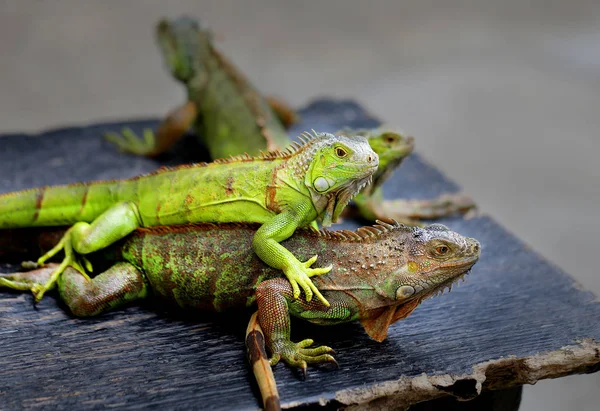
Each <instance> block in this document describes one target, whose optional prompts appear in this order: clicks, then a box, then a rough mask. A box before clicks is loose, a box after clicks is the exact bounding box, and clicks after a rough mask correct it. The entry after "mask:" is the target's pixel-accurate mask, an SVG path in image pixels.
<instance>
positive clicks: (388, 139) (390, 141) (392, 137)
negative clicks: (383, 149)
mask: <svg viewBox="0 0 600 411" xmlns="http://www.w3.org/2000/svg"><path fill="white" fill-rule="evenodd" d="M394 141H396V137H394V136H393V135H392V134H388V135H387V136H385V142H386V143H389V144H391V143H393V142H394Z"/></svg>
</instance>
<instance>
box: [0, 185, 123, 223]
mask: <svg viewBox="0 0 600 411" xmlns="http://www.w3.org/2000/svg"><path fill="white" fill-rule="evenodd" d="M119 185H120V184H119V183H118V182H114V181H112V182H105V181H101V182H94V183H83V184H69V185H63V186H50V187H41V188H32V189H29V190H23V191H15V192H11V193H5V194H0V229H5V228H21V227H41V226H57V225H71V224H74V223H76V222H77V221H86V222H90V221H92V220H93V219H94V218H96V217H97V216H98V215H99V214H101V213H102V212H103V211H104V210H106V209H107V208H108V207H110V206H111V205H112V204H114V202H116V201H118V200H117V199H115V198H113V197H115V196H114V195H113V194H112V193H115V192H117V191H121V190H119V188H120V187H118V186H119Z"/></svg>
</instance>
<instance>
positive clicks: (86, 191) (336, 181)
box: [0, 133, 378, 303]
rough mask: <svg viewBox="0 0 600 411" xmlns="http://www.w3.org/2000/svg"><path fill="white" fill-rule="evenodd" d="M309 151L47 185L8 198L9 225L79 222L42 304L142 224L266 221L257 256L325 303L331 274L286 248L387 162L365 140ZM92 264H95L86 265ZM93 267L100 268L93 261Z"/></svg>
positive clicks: (326, 139)
mask: <svg viewBox="0 0 600 411" xmlns="http://www.w3.org/2000/svg"><path fill="white" fill-rule="evenodd" d="M301 140H302V141H303V143H302V144H300V143H293V144H292V145H291V146H290V147H289V148H288V149H286V150H285V151H282V152H270V153H268V154H265V155H262V156H260V157H250V156H247V155H244V156H240V157H236V158H232V159H229V160H218V161H215V162H214V163H209V164H206V163H203V164H197V165H191V166H181V167H178V168H173V169H162V170H159V171H157V172H154V173H151V174H148V175H145V176H141V177H135V178H132V179H128V180H119V181H100V182H93V183H84V184H72V185H67V186H55V187H43V188H37V189H30V190H24V191H18V192H13V193H6V194H2V195H0V228H18V227H32V226H36V227H40V226H53V225H69V224H74V225H73V226H72V227H71V228H70V230H69V231H68V232H67V233H66V234H65V236H64V237H63V239H62V240H61V242H60V243H59V244H58V245H57V246H56V247H55V248H54V249H52V250H50V251H49V252H48V253H46V254H45V255H44V256H42V257H41V258H40V259H39V260H38V261H37V264H43V263H44V262H45V261H47V260H48V258H50V257H52V256H53V255H55V254H56V253H58V252H59V251H60V250H63V249H64V251H65V258H64V260H63V262H62V264H61V265H60V266H59V268H58V269H57V270H56V271H55V273H54V275H53V276H52V278H51V280H50V282H49V284H46V285H45V286H43V287H40V288H39V289H37V290H35V293H36V298H37V299H40V298H41V297H42V296H43V294H44V292H45V291H46V290H47V289H48V287H49V286H50V285H51V283H52V282H54V281H56V279H57V278H58V276H59V275H60V273H61V272H62V271H63V270H64V269H65V268H66V267H67V266H68V265H69V264H72V263H74V262H75V260H76V253H78V254H88V253H91V252H94V251H97V250H99V249H102V248H105V247H107V246H108V245H110V244H112V243H114V242H115V241H117V240H119V239H121V238H123V237H125V236H126V235H127V234H129V233H131V232H132V231H133V230H135V229H136V228H138V227H153V226H158V225H176V224H185V223H190V222H257V223H261V224H262V226H261V227H260V229H259V230H258V231H257V232H256V235H255V236H254V240H253V247H254V251H255V252H256V253H257V255H258V256H259V257H260V258H261V259H262V260H263V261H264V262H266V263H267V264H269V265H270V266H271V267H274V268H278V269H281V270H283V272H284V273H285V275H286V276H287V277H288V279H289V280H290V282H291V284H292V288H293V290H294V295H295V296H296V297H298V296H299V295H300V289H299V287H298V285H300V286H301V287H302V288H303V290H304V292H305V294H306V298H307V300H308V301H310V300H311V298H312V295H313V293H314V294H316V295H317V297H318V298H319V299H321V300H322V301H324V302H325V303H326V301H325V300H324V299H323V297H322V295H321V293H320V292H319V291H318V290H317V289H316V287H315V286H314V285H313V283H312V282H311V281H310V279H309V277H311V276H313V275H318V274H324V273H327V272H329V270H331V267H323V268H310V267H311V266H312V264H313V263H314V262H315V261H316V259H317V256H316V255H315V256H313V257H312V258H310V259H309V260H308V261H306V262H300V261H299V260H298V259H297V258H296V257H294V255H293V254H292V253H290V252H289V251H288V250H287V249H286V248H285V247H283V246H281V245H280V244H279V243H280V242H281V241H283V240H285V239H286V238H288V237H289V236H291V235H292V234H293V233H294V231H295V230H296V229H297V228H298V227H303V226H306V225H309V224H311V223H312V222H314V221H315V220H316V221H317V222H319V223H321V224H323V225H324V226H328V225H330V224H331V223H332V222H335V221H336V220H337V219H338V217H339V215H340V213H341V212H342V210H343V208H344V207H345V206H346V205H347V203H348V202H349V201H350V199H351V198H352V197H353V196H354V195H355V194H356V193H357V192H358V191H360V189H362V188H363V187H364V186H365V185H366V184H368V183H369V181H370V180H371V176H372V174H373V172H374V171H375V170H376V169H377V165H378V157H377V154H375V153H374V152H373V150H371V148H370V146H369V143H368V142H367V140H366V139H365V138H364V137H361V136H357V137H352V138H349V137H344V136H334V135H332V134H327V133H314V135H310V134H308V133H305V134H304V135H303V136H301ZM84 262H85V261H84ZM86 268H87V269H88V270H91V265H90V264H87V263H86Z"/></svg>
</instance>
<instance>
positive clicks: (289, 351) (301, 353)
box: [269, 339, 338, 377]
mask: <svg viewBox="0 0 600 411" xmlns="http://www.w3.org/2000/svg"><path fill="white" fill-rule="evenodd" d="M313 343H314V341H313V340H311V339H306V340H302V341H300V342H298V343H293V342H292V341H289V340H288V341H283V342H280V343H279V344H277V347H278V349H277V352H274V353H273V356H272V357H271V359H270V360H269V363H270V364H271V366H274V365H275V364H277V363H278V362H279V360H283V361H284V362H285V363H286V364H288V365H290V366H292V367H297V368H300V369H301V370H302V374H303V375H304V377H306V368H307V366H308V364H324V363H330V364H335V366H336V367H337V366H338V363H337V361H336V360H335V358H333V356H332V355H331V354H335V351H334V350H333V348H331V347H328V346H326V345H322V346H320V347H316V348H306V347H310V346H311V345H312V344H313Z"/></svg>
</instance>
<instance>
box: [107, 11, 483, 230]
mask: <svg viewBox="0 0 600 411" xmlns="http://www.w3.org/2000/svg"><path fill="white" fill-rule="evenodd" d="M156 37H157V42H158V45H159V47H160V49H161V52H162V55H163V58H164V60H165V62H166V64H167V66H168V68H169V70H170V71H171V74H172V75H173V77H175V78H176V79H177V80H179V81H180V82H181V83H182V84H183V85H184V86H185V89H186V91H187V100H188V101H187V102H186V103H185V104H184V105H182V106H181V107H179V108H177V109H175V110H174V111H173V112H171V114H170V115H169V116H168V117H167V118H166V119H165V120H164V121H163V122H162V123H161V124H160V126H159V127H158V129H157V130H156V132H153V131H152V130H151V129H146V130H144V137H143V138H139V137H137V136H136V135H135V134H134V133H133V131H132V130H130V129H124V130H123V134H122V136H121V135H118V134H115V133H108V134H107V139H108V140H110V141H111V142H113V143H114V144H116V145H117V147H119V148H120V149H121V150H122V151H125V152H129V153H134V154H139V155H147V156H151V157H152V156H155V155H158V154H160V153H162V152H164V151H165V150H167V149H168V148H169V147H170V146H171V145H172V144H173V143H174V142H175V141H176V140H177V139H179V137H181V136H182V135H183V134H184V133H185V131H186V130H188V129H189V128H190V126H193V128H194V131H195V133H196V135H197V136H198V138H200V139H201V140H203V141H204V144H205V145H206V146H207V148H208V151H209V154H210V155H211V158H213V159H216V158H227V157H229V156H237V155H240V154H244V153H248V154H250V155H256V154H259V153H260V152H261V151H268V150H274V149H281V148H283V147H285V146H287V145H289V144H290V143H291V140H290V139H289V137H288V136H287V134H286V132H285V127H284V124H282V122H281V121H280V118H282V117H287V118H288V119H289V118H291V117H293V114H290V113H292V111H291V110H290V109H288V108H286V107H285V106H284V105H282V104H281V103H277V102H276V101H274V100H273V99H269V100H267V99H265V98H264V97H263V96H262V95H261V94H260V93H259V92H258V91H257V89H256V88H255V87H254V86H252V84H251V83H250V82H249V81H248V80H247V79H246V77H245V76H244V75H243V74H242V73H241V72H240V71H239V70H238V69H237V68H236V67H235V66H234V65H233V64H232V63H231V62H230V61H229V60H227V59H226V58H225V57H224V56H223V55H222V54H221V53H220V52H219V51H218V50H217V49H216V48H215V47H214V45H213V44H212V39H211V37H212V36H211V34H210V32H208V31H206V30H202V29H200V27H199V25H198V24H197V23H196V22H195V21H194V20H192V19H189V18H179V19H176V20H173V21H168V20H162V21H160V23H159V24H158V26H157V30H156ZM273 108H275V109H276V110H273ZM290 121H291V120H287V122H290ZM335 134H336V135H337V134H343V135H356V134H361V135H364V136H365V137H367V138H368V139H369V142H370V143H371V147H373V150H374V151H375V152H376V153H377V155H378V156H379V158H380V163H379V170H378V172H377V173H378V174H379V177H375V178H374V182H373V184H372V185H371V186H370V188H367V189H365V191H364V192H363V193H362V194H361V195H359V196H358V197H357V198H356V199H355V203H356V205H357V206H358V209H359V211H360V213H361V215H362V216H363V217H364V218H366V219H369V220H372V221H374V220H375V219H378V218H379V219H381V218H394V219H396V220H400V221H403V222H406V223H410V224H416V222H415V220H418V219H434V218H439V217H443V216H446V215H449V214H453V213H456V212H464V211H468V210H469V209H471V208H473V207H474V203H473V201H472V200H471V199H470V198H468V197H466V196H464V195H461V194H459V195H454V194H451V195H444V196H441V197H439V198H436V199H433V200H425V201H423V200H408V201H407V200H393V201H387V200H383V191H382V189H381V185H383V182H384V181H385V180H387V178H389V177H390V176H391V174H392V172H393V171H394V170H395V169H396V168H397V167H398V166H399V165H400V163H401V161H402V159H404V158H405V157H406V156H408V155H409V154H410V153H411V151H412V149H413V138H412V137H406V136H405V135H403V134H401V133H398V132H395V131H392V130H390V129H386V128H380V129H376V130H360V131H359V132H354V131H353V130H351V129H344V130H342V131H340V132H336V133H335ZM384 159H385V160H384Z"/></svg>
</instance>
